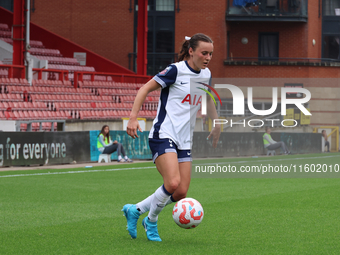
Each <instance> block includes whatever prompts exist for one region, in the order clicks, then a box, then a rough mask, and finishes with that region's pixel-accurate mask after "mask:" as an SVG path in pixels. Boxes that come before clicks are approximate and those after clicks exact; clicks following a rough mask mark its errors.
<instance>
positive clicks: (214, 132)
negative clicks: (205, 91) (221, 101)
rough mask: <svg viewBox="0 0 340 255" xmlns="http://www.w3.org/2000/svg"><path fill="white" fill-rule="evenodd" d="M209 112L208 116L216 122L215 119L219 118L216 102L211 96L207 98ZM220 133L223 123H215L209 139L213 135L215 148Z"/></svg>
mask: <svg viewBox="0 0 340 255" xmlns="http://www.w3.org/2000/svg"><path fill="white" fill-rule="evenodd" d="M207 114H208V117H209V118H210V119H211V120H212V122H213V123H214V119H218V115H217V111H216V108H215V104H214V102H213V100H212V99H211V97H208V98H207ZM220 134H221V125H220V124H215V127H214V128H213V129H212V130H211V132H210V134H209V136H208V139H210V137H211V136H212V137H213V147H214V148H216V147H217V142H218V140H219V138H220Z"/></svg>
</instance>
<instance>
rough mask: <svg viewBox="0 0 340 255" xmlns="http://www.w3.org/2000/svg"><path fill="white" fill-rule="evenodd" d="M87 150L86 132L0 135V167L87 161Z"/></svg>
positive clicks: (12, 133)
mask: <svg viewBox="0 0 340 255" xmlns="http://www.w3.org/2000/svg"><path fill="white" fill-rule="evenodd" d="M89 148H90V139H89V133H88V132H0V166H28V165H36V164H38V165H55V164H67V163H72V162H73V161H77V162H78V163H79V162H86V161H89V159H90V150H89Z"/></svg>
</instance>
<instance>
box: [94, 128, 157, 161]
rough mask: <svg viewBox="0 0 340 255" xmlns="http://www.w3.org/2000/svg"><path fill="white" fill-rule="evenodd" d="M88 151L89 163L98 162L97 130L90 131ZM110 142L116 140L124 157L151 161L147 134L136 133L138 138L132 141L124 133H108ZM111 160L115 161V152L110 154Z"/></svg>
mask: <svg viewBox="0 0 340 255" xmlns="http://www.w3.org/2000/svg"><path fill="white" fill-rule="evenodd" d="M89 133H90V151H91V161H98V157H99V154H100V152H99V151H98V150H97V137H98V135H99V133H100V131H99V130H95V131H90V132H89ZM110 136H111V140H112V141H115V140H117V141H118V142H119V143H121V144H122V145H123V147H124V149H125V152H126V155H127V156H128V157H129V158H132V159H152V154H151V150H150V148H149V138H148V136H149V132H148V131H144V132H142V133H140V132H138V136H139V138H136V139H132V137H130V136H128V135H127V133H126V131H110ZM111 159H112V160H117V152H114V153H112V155H111Z"/></svg>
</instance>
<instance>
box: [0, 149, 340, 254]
mask: <svg viewBox="0 0 340 255" xmlns="http://www.w3.org/2000/svg"><path fill="white" fill-rule="evenodd" d="M339 158H340V157H339V154H338V153H329V154H313V155H293V156H275V157H262V158H243V159H240V158H236V159H221V158H220V159H213V160H211V159H210V160H204V161H198V160H195V162H194V164H203V163H205V164H208V163H214V162H217V161H218V162H220V163H221V164H235V165H237V164H239V165H240V164H243V165H254V164H255V165H256V164H257V165H259V164H262V163H263V162H265V163H271V164H274V165H275V164H291V163H292V162H293V163H296V164H312V163H314V164H323V163H325V164H328V165H330V164H333V165H334V164H340V160H339ZM264 160H265V161H264ZM338 174H339V177H340V172H339V173H338ZM6 176H7V177H6ZM161 184H162V178H161V176H160V175H159V174H158V172H157V170H156V169H155V167H154V165H153V164H152V163H134V164H125V165H124V164H119V165H114V166H112V165H111V166H104V167H103V166H102V167H99V166H98V167H97V166H95V164H94V167H93V168H77V169H57V170H30V171H6V172H0V229H1V231H0V254H339V251H340V242H339V236H340V216H339V212H340V200H339V194H340V193H339V190H340V178H294V176H293V178H193V179H192V182H191V186H190V189H189V192H188V197H193V198H195V199H197V200H198V201H200V202H201V204H202V206H203V208H204V213H205V214H204V219H203V221H202V223H201V224H200V225H199V226H198V227H197V228H196V229H190V230H186V229H181V228H179V227H178V226H177V225H176V224H175V223H174V222H173V220H172V213H171V212H172V207H173V205H170V206H167V207H166V208H165V209H164V210H163V211H162V213H161V214H160V216H159V221H158V230H159V234H160V236H161V238H162V239H163V242H161V243H154V242H150V241H148V240H147V238H146V235H145V232H144V229H143V227H142V226H141V220H142V218H143V217H144V216H146V214H145V215H142V216H141V218H140V220H139V222H138V236H137V239H134V240H132V239H131V238H130V236H129V235H128V232H127V231H126V220H125V217H123V212H121V209H122V207H123V205H124V204H126V203H136V202H138V201H140V200H142V199H144V198H145V197H146V196H148V195H150V194H151V193H153V192H154V191H155V190H156V189H157V188H158V187H159V186H160V185H161Z"/></svg>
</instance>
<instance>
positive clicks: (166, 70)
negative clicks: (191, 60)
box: [158, 66, 172, 76]
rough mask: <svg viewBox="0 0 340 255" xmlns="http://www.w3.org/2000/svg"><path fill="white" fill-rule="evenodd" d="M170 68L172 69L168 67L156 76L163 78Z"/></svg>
mask: <svg viewBox="0 0 340 255" xmlns="http://www.w3.org/2000/svg"><path fill="white" fill-rule="evenodd" d="M171 68H172V66H168V67H167V68H165V69H164V70H163V71H162V72H160V73H159V74H158V75H160V76H165V75H166V74H167V73H168V72H169V71H170V70H171Z"/></svg>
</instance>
